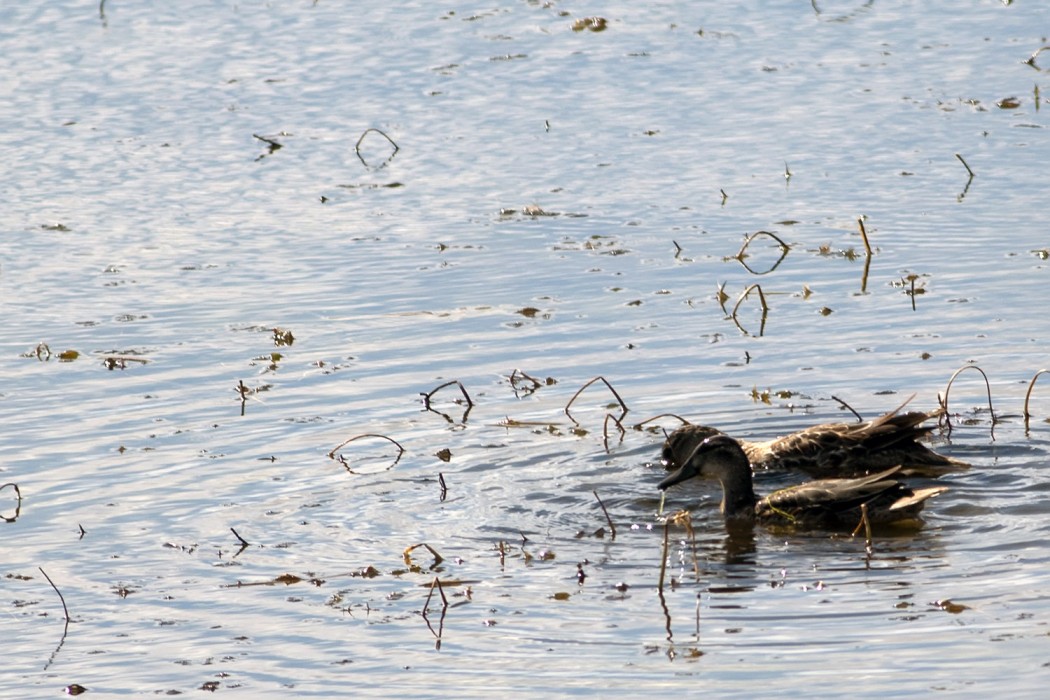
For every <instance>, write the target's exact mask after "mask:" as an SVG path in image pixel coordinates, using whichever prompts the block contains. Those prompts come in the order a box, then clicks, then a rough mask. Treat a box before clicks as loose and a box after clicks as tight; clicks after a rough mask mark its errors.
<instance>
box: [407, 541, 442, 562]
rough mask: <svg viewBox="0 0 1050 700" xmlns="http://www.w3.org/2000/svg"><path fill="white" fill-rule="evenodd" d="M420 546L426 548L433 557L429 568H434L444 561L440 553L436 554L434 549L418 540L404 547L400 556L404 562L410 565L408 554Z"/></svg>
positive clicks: (410, 558) (410, 559)
mask: <svg viewBox="0 0 1050 700" xmlns="http://www.w3.org/2000/svg"><path fill="white" fill-rule="evenodd" d="M420 547H423V548H424V549H426V550H427V551H428V552H430V554H431V555H432V556H433V557H434V563H432V564H431V565H430V568H431V569H434V568H435V567H437V566H438V565H439V564H440V563H441V562H443V561H445V559H444V557H442V556H441V555H440V554H438V552H437V550H436V549H434V548H433V547H431V546H430V545H429V544H427V543H426V542H420V543H419V544H414V545H412V546H411V547H406V548H405V551H404V552H403V553H402V557H403V558H404V560H405V564H407V565H408V566H412V557H411V556H410V555H411V554H412V552H413V551H415V550H417V549H419V548H420Z"/></svg>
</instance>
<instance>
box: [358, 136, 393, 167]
mask: <svg viewBox="0 0 1050 700" xmlns="http://www.w3.org/2000/svg"><path fill="white" fill-rule="evenodd" d="M373 131H374V132H375V133H377V134H379V135H380V136H382V137H383V138H385V139H386V140H387V141H389V142H390V145H391V146H393V147H394V150H393V151H391V152H390V155H389V156H387V158H386V160H385V161H383V164H382V165H380V166H378V167H382V166H383V165H386V164H387V163H389V162H390V159H391V158H393V157H394V156H395V155H397V152H398V151H400V150H401V147H400V146H398V145H397V144H396V143H394V139H392V138H390V137H389V136H387V135H386V132H384V131H382V130H381V129H376V128H375V127H370V128H368V129H365V130H364V131H363V132H361V136H360V138H358V139H357V143H356V144H354V153H356V154H357V158H358V160H360V161H361V163H363V164H364V166H365V167H366V168H371V167H372V166H371V165H369V164H368V161H366V160H365V158H364V156H362V155H361V143H362V142H363V141H364V140H365V137H366V136H368V134H369V132H373Z"/></svg>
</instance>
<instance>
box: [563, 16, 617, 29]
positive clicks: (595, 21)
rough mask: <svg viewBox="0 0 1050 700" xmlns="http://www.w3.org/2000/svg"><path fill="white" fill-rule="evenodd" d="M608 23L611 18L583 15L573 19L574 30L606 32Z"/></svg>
mask: <svg viewBox="0 0 1050 700" xmlns="http://www.w3.org/2000/svg"><path fill="white" fill-rule="evenodd" d="M608 25H609V20H607V19H605V18H604V17H583V18H581V19H577V20H574V21H573V23H572V31H574V32H582V31H584V30H587V31H591V32H604V31H605V28H606V27H607V26H608Z"/></svg>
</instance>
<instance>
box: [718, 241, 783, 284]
mask: <svg viewBox="0 0 1050 700" xmlns="http://www.w3.org/2000/svg"><path fill="white" fill-rule="evenodd" d="M759 236H768V237H769V238H772V239H773V240H774V241H776V242H777V245H778V246H780V257H779V258H777V261H776V262H775V263H773V265H772V267H770V268H769V269H768V270H766V271H764V272H758V271H757V270H754V269H752V267H751V266H750V265H748V264H747V263H746V262H745V259H746V258H747V255H745V253H746V252H747V249H748V247H749V246H750V245H751V243H752V242H753V241H754V240H755V239H756V238H758V237H759ZM790 250H791V246H789V245H788V244H787V243H785V242H784V239H782V238H781V237H780V236H778V235H777V234H775V233H773V232H772V231H755V232H754V233H752V234H748V236H747V237H746V238H744V244H743V245H741V246H740V250H738V251H737V253H736V255H733V256H731V257H729V258H726V259H727V260H736V261H737V262H738V263H740V264H741V265H743V266H744V269H745V270H747V271H748V272H750V273H751V274H753V275H768V274H769V273H770V272H772V271H773V270H775V269H777V268H778V267H780V263H781V262H783V261H784V258H786V257H787V254H788V251H790Z"/></svg>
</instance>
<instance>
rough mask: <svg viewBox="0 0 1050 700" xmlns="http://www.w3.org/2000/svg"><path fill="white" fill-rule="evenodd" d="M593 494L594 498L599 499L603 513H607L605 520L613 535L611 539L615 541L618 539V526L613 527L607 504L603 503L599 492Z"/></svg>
mask: <svg viewBox="0 0 1050 700" xmlns="http://www.w3.org/2000/svg"><path fill="white" fill-rule="evenodd" d="M591 493H593V494H594V497H595V498H596V499H598V505H600V506H601V507H602V512H603V513H605V520H606V521H607V522H608V523H609V532H610V533H612V535H611V537H610V539H613V540H615V539H616V526H615V525H613V521H612V518H611V517H609V511H608V510H606V508H605V504H604V503H602V498H601V496H599V495H598V491H597V490H592V491H591Z"/></svg>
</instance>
